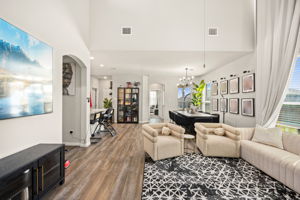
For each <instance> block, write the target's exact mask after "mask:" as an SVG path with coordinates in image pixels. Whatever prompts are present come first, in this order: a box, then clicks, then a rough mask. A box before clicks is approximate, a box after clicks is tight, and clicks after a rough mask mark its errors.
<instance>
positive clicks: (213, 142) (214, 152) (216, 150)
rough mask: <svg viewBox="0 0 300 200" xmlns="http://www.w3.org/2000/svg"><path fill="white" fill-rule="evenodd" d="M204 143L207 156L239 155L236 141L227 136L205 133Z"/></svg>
mask: <svg viewBox="0 0 300 200" xmlns="http://www.w3.org/2000/svg"><path fill="white" fill-rule="evenodd" d="M206 144H207V145H206V147H207V149H206V151H205V152H209V153H208V155H209V156H220V155H222V157H237V155H239V148H238V147H237V146H236V142H235V141H234V140H232V139H230V138H228V137H224V136H218V135H207V140H206ZM220 152H221V154H220ZM202 153H203V152H202Z"/></svg>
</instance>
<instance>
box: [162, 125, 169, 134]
mask: <svg viewBox="0 0 300 200" xmlns="http://www.w3.org/2000/svg"><path fill="white" fill-rule="evenodd" d="M161 134H163V135H170V134H171V129H169V128H168V127H163V128H162V131H161Z"/></svg>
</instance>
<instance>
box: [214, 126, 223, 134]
mask: <svg viewBox="0 0 300 200" xmlns="http://www.w3.org/2000/svg"><path fill="white" fill-rule="evenodd" d="M214 134H216V135H219V136H223V135H224V134H225V130H224V128H216V129H215V130H214Z"/></svg>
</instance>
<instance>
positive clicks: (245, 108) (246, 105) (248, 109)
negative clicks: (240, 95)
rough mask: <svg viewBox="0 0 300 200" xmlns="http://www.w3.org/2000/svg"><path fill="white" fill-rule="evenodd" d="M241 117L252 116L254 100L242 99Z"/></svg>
mask: <svg viewBox="0 0 300 200" xmlns="http://www.w3.org/2000/svg"><path fill="white" fill-rule="evenodd" d="M242 115H244V116H250V117H253V116H254V99H242Z"/></svg>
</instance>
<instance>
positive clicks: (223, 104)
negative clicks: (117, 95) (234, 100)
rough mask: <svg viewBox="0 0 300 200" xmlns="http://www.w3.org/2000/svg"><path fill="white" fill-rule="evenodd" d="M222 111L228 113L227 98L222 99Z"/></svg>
mask: <svg viewBox="0 0 300 200" xmlns="http://www.w3.org/2000/svg"><path fill="white" fill-rule="evenodd" d="M220 111H221V112H227V99H225V98H222V99H221V100H220Z"/></svg>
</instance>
